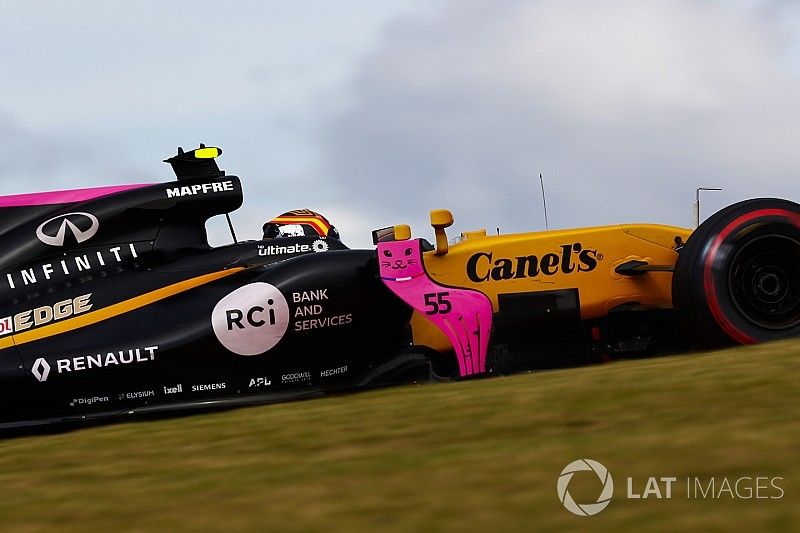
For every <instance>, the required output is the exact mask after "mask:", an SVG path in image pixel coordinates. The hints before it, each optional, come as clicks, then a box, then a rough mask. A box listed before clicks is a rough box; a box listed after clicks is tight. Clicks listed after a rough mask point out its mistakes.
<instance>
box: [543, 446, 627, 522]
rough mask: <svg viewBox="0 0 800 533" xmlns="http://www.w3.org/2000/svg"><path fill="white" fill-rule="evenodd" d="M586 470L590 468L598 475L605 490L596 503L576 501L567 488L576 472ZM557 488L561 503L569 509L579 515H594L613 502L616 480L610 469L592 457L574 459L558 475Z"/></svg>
mask: <svg viewBox="0 0 800 533" xmlns="http://www.w3.org/2000/svg"><path fill="white" fill-rule="evenodd" d="M584 470H590V471H592V472H594V473H595V474H597V477H598V478H599V479H600V482H601V483H602V484H603V491H602V492H601V493H600V496H598V497H597V501H596V502H595V503H576V502H575V500H573V499H572V496H571V495H570V493H569V491H568V490H567V486H568V485H569V482H570V481H571V480H572V476H573V475H574V474H575V472H580V471H584ZM557 488H558V499H559V500H561V503H563V504H564V507H566V508H567V511H569V512H570V513H573V514H576V515H578V516H592V515H595V514H597V513H599V512H600V511H602V510H603V509H605V508H606V507H608V504H609V503H611V497H612V496H613V495H614V480H613V479H611V473H610V472H609V471H608V469H607V468H606V467H605V466H603V465H601V464H600V463H598V462H597V461H593V460H592V459H578V460H577V461H572V462H571V463H570V464H568V465H567V466H565V467H564V470H562V471H561V475H559V476H558V487H557Z"/></svg>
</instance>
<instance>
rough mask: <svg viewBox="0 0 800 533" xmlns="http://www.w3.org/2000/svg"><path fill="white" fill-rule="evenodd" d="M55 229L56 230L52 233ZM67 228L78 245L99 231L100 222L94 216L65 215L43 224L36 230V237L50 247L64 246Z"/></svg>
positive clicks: (86, 214)
mask: <svg viewBox="0 0 800 533" xmlns="http://www.w3.org/2000/svg"><path fill="white" fill-rule="evenodd" d="M57 221H61V223H60V224H57ZM45 226H47V232H45ZM56 227H58V229H57V230H56V231H55V232H53V229H55V228H56ZM67 228H69V231H70V233H72V235H73V236H74V237H75V240H76V241H77V242H78V243H82V242H83V241H88V240H89V239H91V238H92V237H94V234H95V233H97V230H98V229H100V222H98V220H97V217H96V216H94V215H92V214H90V213H83V212H78V213H67V214H66V215H58V216H57V217H53V218H51V219H50V220H46V221H45V222H43V223H42V224H41V225H40V226H39V227H38V228H36V236H37V237H38V238H39V240H40V241H42V242H43V243H45V244H48V245H50V246H64V239H65V238H66V236H67Z"/></svg>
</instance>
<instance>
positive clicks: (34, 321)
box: [0, 169, 419, 427]
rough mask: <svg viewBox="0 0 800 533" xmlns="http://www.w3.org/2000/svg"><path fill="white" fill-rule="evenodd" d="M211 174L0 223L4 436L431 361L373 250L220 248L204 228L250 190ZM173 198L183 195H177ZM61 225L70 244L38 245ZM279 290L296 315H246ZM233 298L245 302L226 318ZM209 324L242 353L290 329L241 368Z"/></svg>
mask: <svg viewBox="0 0 800 533" xmlns="http://www.w3.org/2000/svg"><path fill="white" fill-rule="evenodd" d="M176 170H177V169H176ZM200 174H201V175H200V176H195V177H192V176H188V177H187V176H183V177H182V179H179V181H177V182H171V183H164V184H157V185H150V186H144V187H139V188H136V189H132V190H127V191H123V192H119V193H115V194H111V195H108V196H103V197H100V198H96V199H91V200H87V201H83V202H79V203H67V204H63V203H62V204H50V205H42V206H24V207H7V208H4V209H2V210H0V226H1V227H2V228H3V234H2V235H0V257H2V260H1V261H0V268H2V272H0V286H2V296H1V297H0V298H2V303H0V305H1V306H2V309H3V310H4V311H3V316H2V317H0V319H2V324H4V326H2V328H3V332H4V334H3V336H0V342H2V344H0V347H2V349H0V352H2V357H0V391H2V392H0V395H2V398H3V401H2V403H0V423H2V425H3V426H6V427H9V426H11V427H13V426H16V425H27V424H31V423H37V422H51V421H54V420H59V419H73V418H78V419H80V418H84V417H95V416H104V415H109V414H114V413H123V412H135V411H152V410H158V409H161V408H164V407H169V408H176V407H186V406H190V405H207V404H218V403H220V402H223V403H224V402H226V401H231V402H234V403H235V402H237V401H240V400H238V399H241V398H245V400H247V399H248V398H249V399H255V398H258V399H259V400H260V401H263V400H265V399H268V398H275V399H285V398H289V397H297V396H304V395H309V394H314V393H316V392H319V391H322V390H326V391H328V390H336V389H340V388H341V389H343V388H352V387H356V386H361V385H368V384H371V383H381V382H382V381H383V380H389V381H391V379H392V375H393V373H394V372H399V371H401V370H402V369H404V368H406V367H408V366H414V364H415V362H416V361H419V357H418V356H417V355H415V354H413V353H412V352H411V351H410V350H409V345H410V340H411V337H410V329H409V327H408V323H409V319H410V317H411V310H410V309H409V308H408V307H407V306H405V305H404V304H402V303H401V302H400V301H399V300H398V299H397V298H395V297H394V296H393V295H392V294H391V293H390V292H389V291H388V290H387V289H386V288H385V287H384V285H383V284H382V283H381V282H380V279H379V278H378V277H377V275H376V272H377V269H376V268H375V266H374V261H375V258H374V252H373V251H369V250H349V249H347V248H346V247H345V246H344V245H343V244H342V243H341V242H339V241H338V240H335V239H329V238H325V237H320V238H311V237H300V238H294V239H281V240H274V241H250V242H242V243H237V244H232V245H229V246H224V247H220V248H211V247H209V245H208V243H207V238H206V231H205V222H206V220H207V219H208V218H209V217H211V216H214V215H218V214H222V213H228V212H229V211H232V210H233V209H236V208H237V207H239V205H240V204H241V202H242V190H241V183H240V181H239V179H238V178H236V177H235V176H225V175H223V173H221V172H220V173H211V174H212V175H208V174H209V173H208V172H206V171H203V172H200ZM202 174H206V175H202ZM179 177H181V174H180V173H179ZM215 183H217V184H219V185H218V186H217V187H216V188H215V187H214V186H213V185H214V184H215ZM197 185H200V186H201V187H200V188H198V187H194V188H193V186H197ZM203 185H206V187H205V188H203V187H202V186H203ZM223 185H224V186H223ZM176 187H188V189H182V190H183V191H185V192H186V194H185V195H183V196H173V197H170V193H169V190H170V189H171V190H173V192H174V191H175V188H176ZM193 191H200V192H193ZM87 213H88V214H91V215H92V216H94V217H95V218H96V220H97V222H98V224H97V226H98V227H97V228H92V221H91V219H89V218H87V217H86V216H85V214H87ZM61 215H67V216H66V217H60V216H61ZM58 217H60V218H58ZM53 218H55V220H51V219H53ZM48 220H51V222H49V223H45V224H43V222H46V221H48ZM64 220H69V221H70V223H71V225H70V224H66V225H65V223H64ZM73 226H74V227H73ZM64 227H65V228H66V229H65V230H64V231H63V232H62V235H61V236H62V237H63V239H62V240H63V245H62V246H55V247H54V246H53V245H48V244H46V243H44V242H42V240H41V239H40V238H39V237H38V236H37V229H38V230H40V232H41V233H42V234H44V235H46V236H50V237H53V236H54V238H58V237H59V228H62V229H63V228H64ZM74 228H77V230H75V229H74ZM92 229H95V230H96V232H95V233H94V234H93V235H92V236H91V237H90V238H88V239H86V240H85V241H84V242H80V243H79V242H77V238H76V236H77V237H78V238H80V237H81V236H82V235H83V236H85V235H86V233H91V230H92ZM82 232H85V233H83V234H82ZM268 286H269V287H274V288H276V289H277V290H278V291H279V292H280V293H282V294H283V295H284V296H285V299H286V304H285V305H283V306H280V305H278V306H276V309H270V308H269V306H266V308H265V306H261V307H259V306H251V307H250V308H246V305H244V306H242V305H237V304H239V303H242V302H243V303H244V304H247V294H248V293H249V292H250V288H252V287H255V290H263V289H264V288H265V287H268ZM236 290H239V293H237V294H239V295H241V296H242V298H244V300H242V299H241V298H238V299H237V298H236V297H234V298H233V299H230V298H229V299H228V300H227V304H228V305H229V307H230V308H229V309H226V308H220V305H222V306H223V307H224V306H225V305H224V303H225V302H223V304H220V302H221V301H222V300H223V299H224V298H225V297H226V296H227V295H230V294H231V293H232V292H234V291H236ZM272 301H273V300H271V299H270V300H269V302H272ZM253 307H256V308H257V309H255V310H254V309H253ZM214 313H217V314H216V315H214ZM276 313H278V315H280V316H277V315H276ZM212 315H214V316H216V317H217V318H218V319H221V320H222V321H221V324H222V327H227V328H228V332H227V333H226V332H223V333H222V335H223V336H225V335H228V337H231V338H232V339H233V341H234V342H233V344H230V343H229V345H230V346H233V347H234V350H238V351H239V352H242V351H243V350H242V349H240V348H237V347H236V342H235V341H236V340H237V337H236V335H239V334H242V335H244V338H245V340H247V338H248V337H247V336H248V335H250V334H251V333H252V332H254V331H255V332H258V331H259V330H264V331H266V333H267V336H269V335H270V334H271V333H270V330H271V328H272V329H274V327H275V322H276V320H277V322H278V323H279V324H278V326H280V323H281V322H286V321H287V320H288V324H286V327H285V331H282V332H278V333H280V335H278V334H274V335H273V337H275V336H276V335H277V336H278V337H279V338H278V339H277V342H276V344H275V346H274V347H272V348H271V349H269V350H268V351H267V353H265V354H262V355H256V356H253V355H249V354H245V355H243V354H242V353H235V351H231V350H230V349H228V347H226V346H225V345H223V343H221V342H220V340H219V337H218V336H217V334H215V332H214V327H213V325H212ZM9 328H11V329H14V331H13V333H12V332H11V331H10V329H9ZM240 332H243V333H240ZM273 340H275V339H274V338H273ZM256 349H258V347H257V348H256ZM244 351H245V352H246V351H247V350H244Z"/></svg>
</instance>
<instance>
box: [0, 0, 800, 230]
mask: <svg viewBox="0 0 800 533" xmlns="http://www.w3.org/2000/svg"><path fill="white" fill-rule="evenodd" d="M797 5H798V3H796V2H788V1H774V0H773V1H755V0H751V1H744V0H739V1H732V0H727V1H709V0H704V1H700V0H694V1H691V0H670V1H647V2H643V1H641V0H614V1H611V0H609V1H601V0H584V1H570V0H531V1H527V2H525V1H519V2H517V1H496V0H474V1H458V2H450V1H446V0H408V1H399V0H396V1H385V0H382V1H381V2H375V1H372V0H360V1H359V0H339V1H337V2H330V1H316V2H312V1H302V0H292V1H289V0H287V1H282V2H257V1H252V2H245V1H238V2H237V1H228V2H203V1H193V2H142V1H135V2H134V1H129V2H121V1H114V2H109V1H83V2H35V1H25V2H21V1H20V2H7V1H2V0H0V20H2V22H3V31H2V32H0V49H2V51H3V53H2V55H1V56H0V57H1V59H0V66H2V68H0V96H2V98H0V148H2V151H0V194H13V193H20V192H30V191H39V190H52V189H59V188H80V187H85V186H96V185H103V184H118V183H132V182H142V181H145V182H147V181H153V182H157V181H163V180H166V179H170V178H171V172H170V170H169V167H168V166H167V165H165V164H163V163H161V160H162V159H164V158H165V157H167V156H169V155H172V154H173V153H174V151H175V149H176V147H177V146H178V145H181V146H184V147H186V148H191V147H194V146H196V145H197V143H199V142H205V143H206V144H210V145H217V146H221V147H222V148H223V150H224V155H223V156H222V157H221V159H220V160H219V163H220V166H221V167H222V168H224V169H226V170H227V171H228V173H229V174H236V175H238V176H240V177H241V178H242V180H243V182H244V187H245V204H244V206H243V207H242V208H241V209H240V210H239V211H237V212H236V213H235V214H234V217H233V218H234V223H235V224H236V226H237V231H238V234H239V237H240V238H257V237H259V236H260V227H261V224H262V223H263V222H264V220H265V219H267V218H271V217H272V216H274V215H276V214H278V213H280V212H282V211H286V210H288V209H294V208H302V207H309V208H312V209H316V210H319V211H322V212H323V213H325V214H327V215H328V216H329V218H331V220H332V222H333V223H334V224H335V225H336V226H337V227H339V229H340V231H341V233H342V235H343V239H344V241H345V242H346V243H347V244H349V245H351V246H369V245H370V237H369V232H370V230H371V229H374V228H376V227H380V226H387V225H391V224H395V223H402V222H407V223H411V224H412V226H413V227H414V228H415V230H416V233H417V235H419V236H428V237H429V236H430V234H431V233H432V232H431V231H430V229H429V228H428V227H426V224H427V213H428V210H430V209H431V208H437V207H447V208H450V209H451V210H452V211H453V212H454V214H455V218H456V226H455V228H454V230H455V231H454V232H453V233H454V234H455V233H457V232H458V231H461V230H470V229H477V228H479V227H486V228H489V229H490V230H493V229H494V228H496V227H500V228H501V230H502V231H504V232H510V231H524V230H537V229H543V227H544V222H543V217H542V211H541V193H540V191H539V183H538V174H539V173H540V172H541V173H543V175H544V179H545V185H546V188H547V193H548V208H549V218H550V225H551V227H571V226H584V225H595V224H607V223H614V222H633V221H646V222H659V223H667V224H675V225H683V226H688V225H690V224H691V203H692V201H693V199H694V189H695V187H697V186H722V187H724V188H725V191H724V192H722V193H707V194H706V195H705V196H704V198H703V210H704V215H707V214H710V213H711V212H713V211H714V210H716V209H719V208H721V207H722V206H724V205H726V204H728V203H732V202H734V201H737V200H740V199H744V198H748V197H754V196H780V197H788V198H792V199H794V200H800V180H799V179H798V178H800V149H798V147H799V146H800V7H796V6H797ZM213 231H214V235H215V241H217V242H221V241H222V234H221V233H220V231H221V230H220V228H219V227H217V226H215V227H214V230H213Z"/></svg>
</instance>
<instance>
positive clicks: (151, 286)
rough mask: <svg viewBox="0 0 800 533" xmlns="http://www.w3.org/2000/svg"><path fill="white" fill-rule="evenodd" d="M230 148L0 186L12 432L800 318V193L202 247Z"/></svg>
mask: <svg viewBox="0 0 800 533" xmlns="http://www.w3.org/2000/svg"><path fill="white" fill-rule="evenodd" d="M220 153H221V151H220V150H219V149H218V148H211V147H205V146H203V145H201V147H200V148H198V149H196V150H192V151H187V152H183V151H182V150H179V153H178V155H176V156H174V157H172V158H170V159H168V160H167V161H168V162H169V163H170V164H171V165H172V167H173V170H174V171H175V173H176V175H177V178H178V179H177V181H174V182H169V183H161V184H154V185H142V184H140V185H127V186H114V187H101V188H94V189H82V190H71V191H59V192H52V193H39V194H23V195H16V196H6V197H0V224H1V225H0V248H1V249H2V253H0V269H1V270H2V272H0V285H1V286H2V293H1V294H2V296H0V300H2V304H1V305H2V306H3V312H2V313H0V355H2V357H0V391H1V392H0V395H1V396H2V397H3V400H4V401H3V402H2V404H0V405H2V407H0V427H5V428H9V427H11V428H13V427H18V426H28V425H34V424H43V423H49V422H55V421H71V420H82V419H94V418H98V417H108V416H118V415H122V414H127V413H151V412H160V411H165V410H180V409H191V408H196V407H209V406H232V405H240V404H247V403H258V402H270V401H280V400H285V399H290V398H298V397H307V396H311V395H317V394H322V393H326V392H330V391H338V390H352V389H358V388H362V387H369V386H379V385H386V384H393V383H400V382H408V381H418V380H429V379H450V378H467V377H471V376H481V375H488V374H491V373H506V372H513V371H516V370H520V369H533V368H544V367H555V366H563V365H572V364H581V363H585V362H590V361H592V360H595V359H602V358H608V357H615V356H632V355H633V356H636V355H646V354H652V353H661V352H665V351H676V350H684V349H687V348H688V347H690V346H691V343H698V344H700V345H704V346H712V345H719V344H728V343H752V342H761V341H768V340H772V339H780V338H787V337H794V336H797V335H798V333H800V269H799V268H798V266H797V265H798V264H800V261H798V260H800V206H798V205H797V204H794V203H791V202H788V201H785V200H772V199H761V200H750V201H747V202H742V203H739V204H736V205H733V206H731V207H729V208H727V209H724V210H723V211H721V212H719V213H717V214H716V215H714V216H712V217H711V218H710V219H709V220H707V221H706V222H705V223H704V224H703V225H702V226H701V227H700V228H699V229H698V230H696V231H695V232H694V233H692V232H691V231H690V230H686V229H682V228H675V227H669V226H656V225H619V226H608V227H598V228H588V229H578V230H563V231H549V232H537V233H527V234H518V235H498V236H487V235H486V233H485V231H476V232H465V233H463V234H462V235H461V238H460V242H457V243H454V244H450V243H448V239H447V236H446V234H445V228H446V227H448V226H449V225H451V224H452V222H453V217H452V215H451V214H450V213H449V212H448V211H446V210H435V211H433V212H432V213H431V221H432V225H433V227H434V230H435V235H436V246H435V247H434V246H432V245H431V244H429V243H428V242H427V241H425V240H423V239H411V232H410V228H409V227H408V226H405V225H402V224H401V225H396V226H390V227H387V228H383V229H381V230H376V231H375V232H374V233H373V237H374V242H375V243H376V246H377V249H371V250H350V249H348V248H347V247H346V246H345V245H343V244H342V243H341V242H340V241H339V240H338V239H337V238H335V237H334V234H333V233H326V232H325V231H322V232H321V233H320V234H319V235H313V236H308V235H302V234H301V235H298V236H292V237H286V238H282V239H280V238H276V239H270V240H263V241H248V242H236V243H234V244H232V245H228V246H222V247H217V248H212V247H210V246H209V245H208V241H207V236H206V229H205V223H206V221H207V220H208V219H209V218H210V217H212V216H215V215H223V214H227V213H229V212H231V211H233V210H235V209H236V208H238V207H239V206H240V205H241V203H242V188H241V182H240V180H239V179H238V178H237V177H235V176H228V175H226V174H225V173H224V172H223V171H220V170H219V168H218V167H217V164H216V161H215V158H216V157H217V156H218V155H219V154H220Z"/></svg>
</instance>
